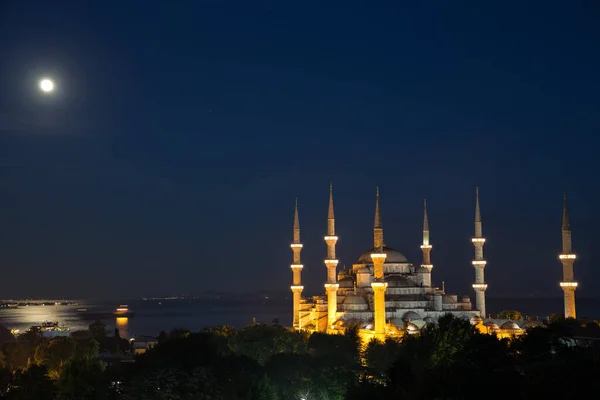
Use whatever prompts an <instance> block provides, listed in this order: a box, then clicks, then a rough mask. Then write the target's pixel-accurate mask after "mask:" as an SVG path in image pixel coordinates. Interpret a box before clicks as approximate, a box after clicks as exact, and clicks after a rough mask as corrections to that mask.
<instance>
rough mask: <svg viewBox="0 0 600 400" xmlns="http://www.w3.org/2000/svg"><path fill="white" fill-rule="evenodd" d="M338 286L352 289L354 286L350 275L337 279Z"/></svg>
mask: <svg viewBox="0 0 600 400" xmlns="http://www.w3.org/2000/svg"><path fill="white" fill-rule="evenodd" d="M338 284H339V285H340V288H344V289H352V288H353V287H354V279H352V277H351V276H347V277H345V278H342V279H340V280H339V281H338Z"/></svg>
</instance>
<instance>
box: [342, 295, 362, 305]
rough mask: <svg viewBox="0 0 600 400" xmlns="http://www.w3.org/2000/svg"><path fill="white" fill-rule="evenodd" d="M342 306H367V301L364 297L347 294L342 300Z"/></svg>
mask: <svg viewBox="0 0 600 400" xmlns="http://www.w3.org/2000/svg"><path fill="white" fill-rule="evenodd" d="M344 304H355V305H361V306H362V305H365V306H366V305H367V301H366V300H365V298H364V297H362V296H361V295H358V294H353V293H352V294H347V295H346V298H345V299H344Z"/></svg>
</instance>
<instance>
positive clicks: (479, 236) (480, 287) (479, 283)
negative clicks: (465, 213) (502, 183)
mask: <svg viewBox="0 0 600 400" xmlns="http://www.w3.org/2000/svg"><path fill="white" fill-rule="evenodd" d="M471 241H472V242H473V245H474V246H475V259H474V260H473V267H475V283H474V284H473V289H475V307H477V309H478V310H479V312H480V314H481V317H482V318H485V317H486V315H487V314H486V313H485V291H486V289H487V284H486V283H485V279H484V276H483V270H484V269H485V264H486V261H485V260H484V259H483V245H484V244H485V239H484V237H483V232H482V229H481V212H480V211H479V188H476V189H475V236H474V237H473V238H472V239H471Z"/></svg>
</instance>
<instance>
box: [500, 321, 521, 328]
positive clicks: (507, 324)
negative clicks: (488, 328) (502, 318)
mask: <svg viewBox="0 0 600 400" xmlns="http://www.w3.org/2000/svg"><path fill="white" fill-rule="evenodd" d="M500 329H514V330H518V329H521V328H519V325H517V324H516V323H514V322H513V321H506V322H505V323H503V324H502V326H501V327H500Z"/></svg>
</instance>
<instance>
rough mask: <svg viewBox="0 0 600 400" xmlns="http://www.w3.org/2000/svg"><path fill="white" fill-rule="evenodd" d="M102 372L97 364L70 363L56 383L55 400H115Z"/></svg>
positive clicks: (115, 396)
mask: <svg viewBox="0 0 600 400" xmlns="http://www.w3.org/2000/svg"><path fill="white" fill-rule="evenodd" d="M103 372H104V368H103V365H102V364H100V363H98V362H87V361H85V360H78V361H70V362H69V363H68V364H67V365H66V366H65V368H64V369H63V371H62V373H61V375H60V378H59V379H58V381H57V382H56V389H57V396H56V398H57V400H109V399H116V398H117V393H116V391H115V388H114V386H113V385H111V382H110V380H109V379H107V377H106V376H105V375H104V374H103Z"/></svg>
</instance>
